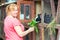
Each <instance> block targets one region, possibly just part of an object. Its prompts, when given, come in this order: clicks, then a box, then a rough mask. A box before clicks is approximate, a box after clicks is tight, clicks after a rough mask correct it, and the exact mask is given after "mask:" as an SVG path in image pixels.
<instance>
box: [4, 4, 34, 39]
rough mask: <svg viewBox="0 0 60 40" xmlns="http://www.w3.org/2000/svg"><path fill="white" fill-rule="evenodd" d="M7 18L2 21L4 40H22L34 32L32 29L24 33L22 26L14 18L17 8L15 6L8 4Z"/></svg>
mask: <svg viewBox="0 0 60 40" xmlns="http://www.w3.org/2000/svg"><path fill="white" fill-rule="evenodd" d="M6 13H7V16H6V18H5V20H4V32H5V37H6V40H23V37H24V36H25V35H27V34H28V33H30V32H32V31H34V27H31V28H29V29H28V30H26V31H24V26H23V25H22V24H21V22H20V21H19V20H18V19H17V18H16V17H17V13H18V7H17V5H16V4H10V5H8V6H7V7H6Z"/></svg>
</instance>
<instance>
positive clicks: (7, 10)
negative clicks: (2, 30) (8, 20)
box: [6, 4, 17, 15]
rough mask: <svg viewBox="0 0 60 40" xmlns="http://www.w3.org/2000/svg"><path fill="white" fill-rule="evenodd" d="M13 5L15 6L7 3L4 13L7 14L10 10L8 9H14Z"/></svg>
mask: <svg viewBox="0 0 60 40" xmlns="http://www.w3.org/2000/svg"><path fill="white" fill-rule="evenodd" d="M15 6H16V7H17V5H16V4H9V5H8V6H7V7H6V14H7V15H9V12H10V11H12V10H15Z"/></svg>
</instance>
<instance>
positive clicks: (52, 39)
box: [0, 0, 60, 40]
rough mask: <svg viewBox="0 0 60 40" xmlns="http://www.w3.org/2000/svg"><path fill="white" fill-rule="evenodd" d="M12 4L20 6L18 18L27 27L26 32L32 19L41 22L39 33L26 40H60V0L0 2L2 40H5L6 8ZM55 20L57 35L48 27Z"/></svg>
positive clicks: (26, 37) (0, 32)
mask: <svg viewBox="0 0 60 40" xmlns="http://www.w3.org/2000/svg"><path fill="white" fill-rule="evenodd" d="M11 3H15V4H17V5H18V16H17V18H18V19H19V20H20V21H21V22H22V24H23V25H24V26H25V30H27V29H28V28H29V26H28V23H29V22H31V21H32V19H37V21H40V22H39V23H38V29H39V33H38V34H36V32H35V31H34V32H31V33H29V34H28V35H26V36H25V37H24V40H60V0H0V40H5V36H4V31H3V27H4V18H5V17H6V12H5V8H6V6H7V5H8V4H11ZM39 14H40V16H39V17H40V19H39V17H38V15H39ZM55 18H56V20H55V22H56V25H55V27H54V29H55V34H52V33H51V32H50V31H49V29H46V27H47V26H48V25H49V24H50V23H51V22H52V20H53V19H55Z"/></svg>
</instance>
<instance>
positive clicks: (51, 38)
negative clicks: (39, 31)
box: [50, 0, 56, 40]
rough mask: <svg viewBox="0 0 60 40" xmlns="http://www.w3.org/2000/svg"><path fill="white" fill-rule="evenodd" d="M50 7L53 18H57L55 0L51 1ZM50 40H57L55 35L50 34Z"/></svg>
mask: <svg viewBox="0 0 60 40" xmlns="http://www.w3.org/2000/svg"><path fill="white" fill-rule="evenodd" d="M50 5H51V11H52V17H53V18H55V13H56V12H55V5H54V0H50ZM50 40H55V37H54V35H53V34H52V32H50Z"/></svg>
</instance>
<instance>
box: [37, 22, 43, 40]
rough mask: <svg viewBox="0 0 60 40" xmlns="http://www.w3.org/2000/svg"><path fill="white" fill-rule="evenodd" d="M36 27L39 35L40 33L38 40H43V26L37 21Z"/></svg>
mask: <svg viewBox="0 0 60 40" xmlns="http://www.w3.org/2000/svg"><path fill="white" fill-rule="evenodd" d="M38 28H39V35H40V39H39V40H44V27H43V26H42V24H41V23H38Z"/></svg>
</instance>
